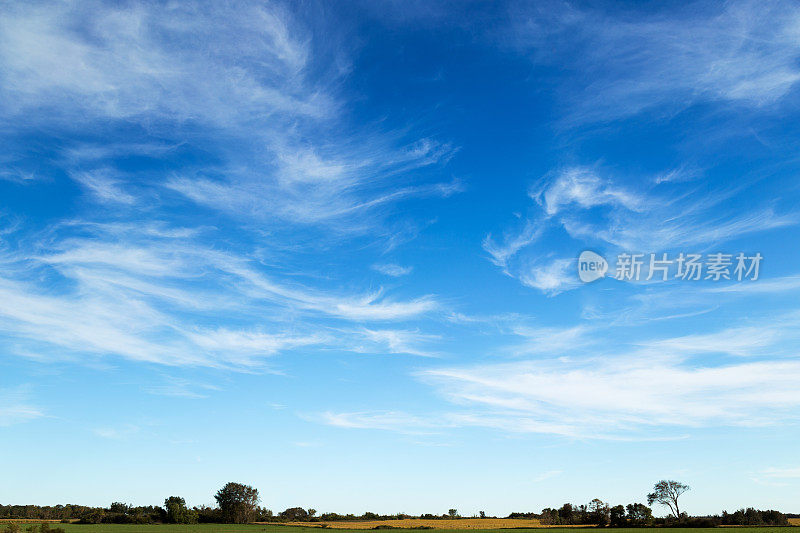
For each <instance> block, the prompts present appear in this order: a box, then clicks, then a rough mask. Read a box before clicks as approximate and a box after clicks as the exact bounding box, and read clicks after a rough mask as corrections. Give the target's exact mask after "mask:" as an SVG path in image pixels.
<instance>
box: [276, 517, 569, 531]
mask: <svg viewBox="0 0 800 533" xmlns="http://www.w3.org/2000/svg"><path fill="white" fill-rule="evenodd" d="M283 524H284V525H292V526H305V527H309V526H310V527H314V526H317V527H328V528H331V529H373V528H375V527H378V526H391V527H397V528H409V529H410V528H414V527H430V528H434V529H503V528H525V527H548V526H543V525H542V524H541V523H540V522H539V520H537V519H525V518H455V519H452V520H451V519H443V520H425V519H419V518H408V519H404V520H368V521H358V522H351V521H341V522H339V521H336V522H283ZM323 524H325V526H323ZM551 527H557V526H551ZM571 527H576V526H571Z"/></svg>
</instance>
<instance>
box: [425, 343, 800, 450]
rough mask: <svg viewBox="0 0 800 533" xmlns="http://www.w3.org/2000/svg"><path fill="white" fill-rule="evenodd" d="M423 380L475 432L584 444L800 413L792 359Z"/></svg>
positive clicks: (499, 371) (582, 367) (524, 368)
mask: <svg viewBox="0 0 800 533" xmlns="http://www.w3.org/2000/svg"><path fill="white" fill-rule="evenodd" d="M420 376H421V377H422V379H424V380H425V381H426V382H428V383H430V384H432V385H433V386H435V387H436V388H437V389H438V391H439V392H440V393H441V394H444V395H445V396H446V397H448V398H450V399H451V400H452V401H453V402H456V403H458V404H462V405H467V406H470V407H471V408H472V410H473V413H470V416H472V417H473V418H472V422H473V423H474V424H476V425H485V426H487V427H502V428H504V429H506V430H509V431H519V432H541V433H555V434H560V435H566V436H581V437H586V438H619V437H636V436H642V434H643V433H648V434H652V433H653V432H654V430H656V428H659V427H661V428H667V429H669V428H678V429H681V428H682V429H685V428H691V427H700V426H726V425H734V426H761V425H770V424H776V423H780V422H786V421H791V420H794V419H795V418H796V414H795V413H796V410H797V408H798V407H800V394H799V393H798V392H797V389H796V387H795V385H794V383H795V382H796V380H797V379H798V378H800V363H798V362H797V361H796V360H792V361H771V362H757V363H746V364H736V365H727V366H720V367H713V368H710V367H706V368H690V367H684V366H681V365H679V364H676V363H668V362H664V361H651V360H647V359H641V360H635V359H630V358H625V359H623V360H620V359H614V358H609V359H593V360H591V361H583V362H576V361H568V360H560V361H536V362H534V361H531V362H522V363H510V364H497V365H483V366H476V367H466V368H448V369H438V370H427V371H424V372H421V373H420ZM650 436H652V435H650Z"/></svg>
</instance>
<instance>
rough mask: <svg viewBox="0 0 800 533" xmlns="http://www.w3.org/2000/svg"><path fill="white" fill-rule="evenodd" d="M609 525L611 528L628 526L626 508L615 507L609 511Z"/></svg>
mask: <svg viewBox="0 0 800 533" xmlns="http://www.w3.org/2000/svg"><path fill="white" fill-rule="evenodd" d="M609 524H610V525H611V527H625V526H626V525H628V520H627V517H626V516H625V507H624V506H622V505H615V506H614V507H612V508H611V509H609Z"/></svg>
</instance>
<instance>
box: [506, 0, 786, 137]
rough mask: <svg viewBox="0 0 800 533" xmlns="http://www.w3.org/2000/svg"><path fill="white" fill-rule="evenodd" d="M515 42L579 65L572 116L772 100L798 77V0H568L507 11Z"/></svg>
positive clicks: (546, 58) (546, 57)
mask: <svg viewBox="0 0 800 533" xmlns="http://www.w3.org/2000/svg"><path fill="white" fill-rule="evenodd" d="M513 20H514V21H515V31H513V32H512V35H514V36H515V38H516V43H515V45H516V46H518V47H520V48H521V49H523V50H525V51H526V52H527V53H531V52H533V54H534V58H535V60H536V61H540V62H555V61H558V63H559V64H561V65H566V68H570V69H574V70H577V71H580V72H581V76H580V78H572V79H568V80H567V81H566V82H565V83H566V84H567V85H569V87H570V88H569V89H568V90H566V89H565V90H563V91H562V94H569V95H575V96H574V97H573V98H574V99H572V100H570V102H569V103H570V104H572V113H571V121H573V122H586V121H600V120H614V119H618V118H625V117H627V116H630V115H634V114H637V113H640V112H642V111H645V110H652V109H653V108H659V107H661V108H667V109H669V110H670V111H672V110H676V109H682V108H684V107H687V106H689V105H692V104H694V103H696V102H702V101H715V102H725V103H734V104H738V105H743V106H748V107H751V108H753V107H756V108H757V107H762V106H767V105H770V104H774V103H776V102H779V101H780V100H781V99H783V98H785V97H786V96H787V95H789V94H790V92H791V91H792V90H793V89H794V87H795V85H796V84H797V82H798V80H800V68H799V67H798V64H797V60H798V58H799V57H800V33H798V31H797V27H798V21H800V9H798V7H797V5H796V4H794V3H792V2H784V1H775V2H766V3H764V2H752V1H736V2H726V3H724V4H706V5H704V6H698V5H693V6H691V7H690V6H685V7H684V8H680V7H678V8H677V9H672V10H670V11H669V12H668V13H664V12H662V11H659V12H652V11H648V10H644V9H642V10H633V11H628V12H626V14H625V16H624V17H621V16H619V15H617V14H612V13H610V12H609V11H608V10H601V9H592V8H581V7H574V6H571V5H568V4H560V5H559V4H556V5H553V4H547V5H546V7H545V6H526V7H525V8H523V9H521V10H519V12H514V13H513Z"/></svg>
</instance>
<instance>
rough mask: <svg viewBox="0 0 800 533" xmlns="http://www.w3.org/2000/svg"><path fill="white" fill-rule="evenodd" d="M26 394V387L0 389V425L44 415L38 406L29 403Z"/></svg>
mask: <svg viewBox="0 0 800 533" xmlns="http://www.w3.org/2000/svg"><path fill="white" fill-rule="evenodd" d="M28 396H29V395H28V393H27V388H26V387H22V386H20V387H15V388H12V389H0V427H3V426H10V425H12V424H20V423H22V422H27V421H29V420H35V419H37V418H41V417H43V416H45V414H44V412H43V411H42V410H41V409H40V408H38V407H36V406H34V405H31V403H30V401H29V398H28Z"/></svg>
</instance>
